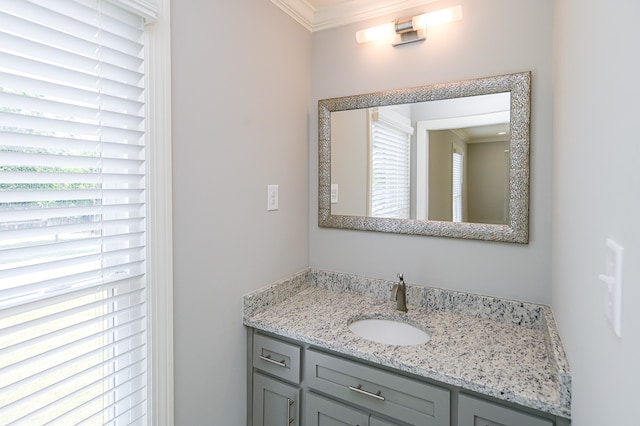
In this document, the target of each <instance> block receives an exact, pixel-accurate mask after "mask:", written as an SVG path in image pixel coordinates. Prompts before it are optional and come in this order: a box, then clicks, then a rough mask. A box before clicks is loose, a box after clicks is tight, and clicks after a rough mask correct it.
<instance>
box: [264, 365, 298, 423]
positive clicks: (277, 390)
mask: <svg viewBox="0 0 640 426" xmlns="http://www.w3.org/2000/svg"><path fill="white" fill-rule="evenodd" d="M299 402H300V390H299V389H298V388H297V387H295V386H292V385H289V384H286V383H283V382H281V381H279V380H276V379H274V378H271V377H267V376H263V375H262V374H260V373H253V426H300V421H299V414H300V407H299Z"/></svg>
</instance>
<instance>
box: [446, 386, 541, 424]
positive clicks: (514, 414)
mask: <svg viewBox="0 0 640 426" xmlns="http://www.w3.org/2000/svg"><path fill="white" fill-rule="evenodd" d="M458 426H553V422H551V421H550V420H547V419H543V418H540V417H536V416H532V415H530V414H527V413H522V412H520V411H517V410H513V409H511V408H508V407H503V406H501V405H498V404H494V403H492V402H489V401H485V400H482V399H479V398H474V397H472V396H469V395H464V394H460V396H459V397H458Z"/></svg>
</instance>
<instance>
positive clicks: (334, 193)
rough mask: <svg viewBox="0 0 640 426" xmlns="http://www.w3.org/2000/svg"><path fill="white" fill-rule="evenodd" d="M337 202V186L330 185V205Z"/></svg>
mask: <svg viewBox="0 0 640 426" xmlns="http://www.w3.org/2000/svg"><path fill="white" fill-rule="evenodd" d="M337 202H338V184H337V183H332V184H331V204H336V203H337Z"/></svg>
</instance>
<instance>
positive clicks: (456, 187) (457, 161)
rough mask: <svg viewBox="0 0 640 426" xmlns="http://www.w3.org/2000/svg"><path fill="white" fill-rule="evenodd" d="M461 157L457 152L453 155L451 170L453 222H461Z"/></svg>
mask: <svg viewBox="0 0 640 426" xmlns="http://www.w3.org/2000/svg"><path fill="white" fill-rule="evenodd" d="M463 159H464V157H463V155H462V154H460V153H457V152H454V153H453V169H452V176H453V178H452V179H453V182H452V199H453V206H452V207H453V222H462V179H463V176H462V170H463V163H462V162H463Z"/></svg>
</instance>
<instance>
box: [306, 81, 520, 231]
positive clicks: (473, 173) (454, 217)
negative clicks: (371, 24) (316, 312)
mask: <svg viewBox="0 0 640 426" xmlns="http://www.w3.org/2000/svg"><path fill="white" fill-rule="evenodd" d="M530 98H531V73H530V72H523V73H516V74H507V75H501V76H494V77H484V78H478V79H473V80H462V81H455V82H449V83H438V84H433V85H430V86H420V87H412V88H406V89H397V90H389V91H384V92H376V93H366V94H360V95H353V96H344V97H339V98H331V99H323V100H319V101H318V225H319V226H321V227H327V228H340V229H353V230H362V231H377V232H392V233H399V234H412V235H429V236H439V237H449V238H465V239H476V240H487V241H502V242H512V243H527V242H528V241H529V115H530V110H531V105H530Z"/></svg>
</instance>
